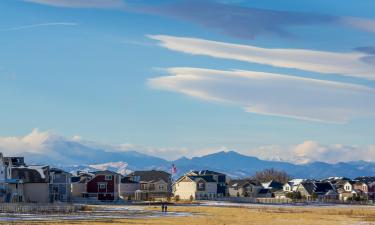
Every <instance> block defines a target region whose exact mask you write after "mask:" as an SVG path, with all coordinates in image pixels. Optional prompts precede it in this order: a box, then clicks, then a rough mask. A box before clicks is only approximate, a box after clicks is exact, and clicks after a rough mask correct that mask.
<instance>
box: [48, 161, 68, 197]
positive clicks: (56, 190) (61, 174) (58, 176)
mask: <svg viewBox="0 0 375 225" xmlns="http://www.w3.org/2000/svg"><path fill="white" fill-rule="evenodd" d="M71 176H72V175H71V174H70V173H68V172H65V171H63V170H61V169H57V168H52V169H50V182H49V200H50V202H69V201H70V200H71Z"/></svg>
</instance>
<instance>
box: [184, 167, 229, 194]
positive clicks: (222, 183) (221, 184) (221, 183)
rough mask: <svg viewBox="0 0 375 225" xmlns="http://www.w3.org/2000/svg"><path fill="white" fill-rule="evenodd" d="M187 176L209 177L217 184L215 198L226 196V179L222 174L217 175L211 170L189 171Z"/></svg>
mask: <svg viewBox="0 0 375 225" xmlns="http://www.w3.org/2000/svg"><path fill="white" fill-rule="evenodd" d="M187 175H193V176H211V177H212V179H214V180H215V181H216V183H217V193H216V195H217V197H224V196H227V195H228V188H227V177H226V175H225V174H223V173H218V172H215V171H211V170H201V171H191V172H189V173H187Z"/></svg>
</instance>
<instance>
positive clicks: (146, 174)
mask: <svg viewBox="0 0 375 225" xmlns="http://www.w3.org/2000/svg"><path fill="white" fill-rule="evenodd" d="M128 176H129V177H139V181H144V182H154V181H159V180H163V181H164V182H166V183H169V182H170V181H171V174H170V173H167V172H165V171H159V170H149V171H134V172H132V173H131V174H129V175H128ZM133 180H134V179H133Z"/></svg>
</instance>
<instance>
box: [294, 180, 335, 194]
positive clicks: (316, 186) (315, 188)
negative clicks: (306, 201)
mask: <svg viewBox="0 0 375 225" xmlns="http://www.w3.org/2000/svg"><path fill="white" fill-rule="evenodd" d="M301 185H302V186H303V187H304V188H305V190H306V192H307V193H308V194H310V195H312V194H313V193H327V192H328V191H330V190H334V188H333V187H332V185H331V183H329V182H302V183H301Z"/></svg>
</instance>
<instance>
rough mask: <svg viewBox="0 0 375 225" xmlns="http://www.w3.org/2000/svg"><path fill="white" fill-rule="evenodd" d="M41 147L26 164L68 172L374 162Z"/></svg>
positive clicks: (370, 169) (372, 171) (349, 168)
mask: <svg viewBox="0 0 375 225" xmlns="http://www.w3.org/2000/svg"><path fill="white" fill-rule="evenodd" d="M41 146H43V151H39V152H38V151H28V152H27V153H22V154H21V155H23V156H24V157H25V160H26V162H27V163H28V164H49V165H51V166H54V167H59V168H62V169H65V170H67V171H77V170H113V171H115V172H119V173H122V174H125V173H129V172H130V171H134V170H150V169H159V170H165V171H170V168H171V165H172V164H175V165H176V167H177V171H178V174H177V175H181V174H183V173H185V172H187V171H190V170H202V169H210V170H216V171H219V172H224V173H227V174H228V175H230V176H233V177H246V176H251V175H252V174H254V173H255V172H256V171H259V170H262V169H266V168H275V169H279V170H284V171H286V172H287V173H289V174H290V175H292V176H294V177H298V178H323V177H332V176H346V177H357V176H374V175H375V163H371V162H365V161H357V162H345V163H344V162H342V163H336V164H329V163H323V162H313V163H308V164H302V165H301V164H298V165H296V164H293V163H288V162H280V161H267V160H261V159H258V158H256V157H251V156H246V155H241V154H239V153H237V152H235V151H229V152H217V153H214V154H209V155H206V156H201V157H193V158H191V159H188V158H186V157H182V158H180V159H178V160H175V161H168V160H165V159H162V158H159V157H155V156H150V155H147V154H143V153H139V152H137V151H136V150H130V151H121V150H119V149H116V147H114V146H110V145H97V144H93V143H88V142H82V141H77V140H73V139H66V138H63V137H59V136H56V135H50V136H47V137H46V138H44V139H43V143H42V145H41Z"/></svg>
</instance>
